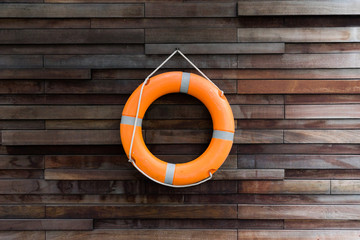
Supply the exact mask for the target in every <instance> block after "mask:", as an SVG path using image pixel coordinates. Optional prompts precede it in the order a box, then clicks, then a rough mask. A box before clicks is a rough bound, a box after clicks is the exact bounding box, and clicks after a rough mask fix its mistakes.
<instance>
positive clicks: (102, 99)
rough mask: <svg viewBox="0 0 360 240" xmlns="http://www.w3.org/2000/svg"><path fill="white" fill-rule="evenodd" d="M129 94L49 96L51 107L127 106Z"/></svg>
mask: <svg viewBox="0 0 360 240" xmlns="http://www.w3.org/2000/svg"><path fill="white" fill-rule="evenodd" d="M128 98H129V94H80V95H76V94H47V95H46V101H45V102H46V104H49V105H67V104H70V105H89V104H94V105H125V103H126V101H127V100H128Z"/></svg>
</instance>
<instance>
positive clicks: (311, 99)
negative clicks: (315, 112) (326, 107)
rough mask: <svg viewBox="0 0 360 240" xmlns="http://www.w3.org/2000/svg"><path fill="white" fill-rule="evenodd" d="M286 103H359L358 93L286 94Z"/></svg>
mask: <svg viewBox="0 0 360 240" xmlns="http://www.w3.org/2000/svg"><path fill="white" fill-rule="evenodd" d="M285 102H286V104H288V105H290V104H300V105H301V104H310V105H314V104H342V103H344V104H350V103H360V98H359V95H357V94H356V95H346V94H341V95H336V94H332V95H327V94H324V95H287V96H285Z"/></svg>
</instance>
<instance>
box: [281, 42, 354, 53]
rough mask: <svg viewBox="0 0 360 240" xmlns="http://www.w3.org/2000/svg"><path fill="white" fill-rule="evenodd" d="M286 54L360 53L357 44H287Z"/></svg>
mask: <svg viewBox="0 0 360 240" xmlns="http://www.w3.org/2000/svg"><path fill="white" fill-rule="evenodd" d="M285 52H286V53H356V52H360V44H359V43H309V44H301V43H298V44H297V43H289V44H286V45H285Z"/></svg>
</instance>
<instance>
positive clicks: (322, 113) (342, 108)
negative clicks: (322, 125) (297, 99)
mask: <svg viewBox="0 0 360 240" xmlns="http://www.w3.org/2000/svg"><path fill="white" fill-rule="evenodd" d="M359 117H360V105H359V104H351V105H345V104H342V105H340V104H339V105H286V106H285V118H290V119H291V118H292V119H294V118H300V119H304V118H305V119H311V118H315V119H316V118H345V119H347V118H359Z"/></svg>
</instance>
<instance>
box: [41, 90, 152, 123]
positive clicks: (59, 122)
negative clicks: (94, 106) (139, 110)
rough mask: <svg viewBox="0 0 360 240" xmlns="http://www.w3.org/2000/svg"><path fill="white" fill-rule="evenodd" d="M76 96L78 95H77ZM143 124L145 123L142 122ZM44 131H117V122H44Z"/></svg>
mask: <svg viewBox="0 0 360 240" xmlns="http://www.w3.org/2000/svg"><path fill="white" fill-rule="evenodd" d="M77 96H78V95H77ZM143 123H145V122H143ZM45 125H46V129H48V130H50V129H55V130H58V129H74V130H78V129H91V130H96V129H106V130H109V129H117V130H118V129H119V120H46V121H45Z"/></svg>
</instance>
